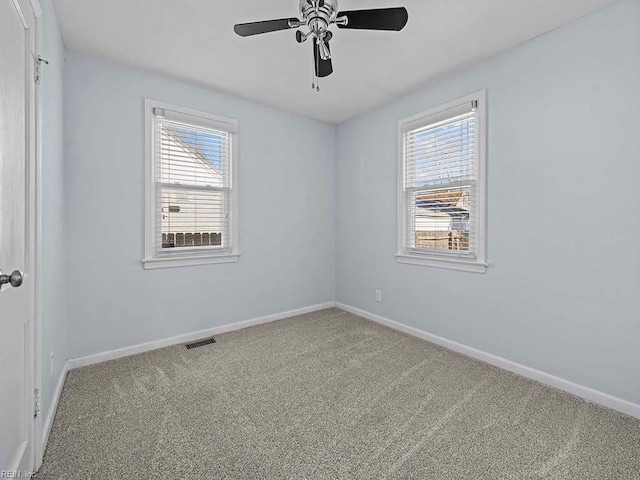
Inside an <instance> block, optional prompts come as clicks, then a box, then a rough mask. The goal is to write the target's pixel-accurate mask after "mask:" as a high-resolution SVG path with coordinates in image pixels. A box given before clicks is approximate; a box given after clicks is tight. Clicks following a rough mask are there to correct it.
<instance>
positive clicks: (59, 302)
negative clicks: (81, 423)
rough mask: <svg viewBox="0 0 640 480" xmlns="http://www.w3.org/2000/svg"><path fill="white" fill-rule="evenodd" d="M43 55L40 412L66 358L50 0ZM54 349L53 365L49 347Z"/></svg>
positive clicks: (60, 99)
mask: <svg viewBox="0 0 640 480" xmlns="http://www.w3.org/2000/svg"><path fill="white" fill-rule="evenodd" d="M40 4H41V6H42V9H43V16H42V56H43V57H44V58H45V59H47V60H48V61H49V65H48V66H43V75H42V86H41V91H40V95H41V101H42V106H41V109H42V110H41V115H42V117H41V119H42V145H41V148H42V171H41V177H40V179H41V184H42V224H41V235H42V237H41V239H42V244H41V257H40V268H41V277H40V282H41V284H40V292H41V298H40V302H41V303H40V307H41V318H42V335H41V338H42V341H41V351H40V353H41V356H42V364H41V375H42V377H41V378H42V404H41V409H42V412H43V415H45V416H46V415H47V414H48V413H49V408H50V407H51V403H52V399H53V394H54V391H55V387H56V384H57V383H58V379H59V378H60V374H61V373H62V368H63V366H64V362H65V360H66V359H67V285H66V282H65V279H66V219H65V217H66V213H65V207H66V206H65V194H64V152H63V131H64V128H63V118H64V116H63V110H64V108H63V104H64V95H63V86H64V53H65V52H64V45H63V43H62V36H61V34H60V29H59V27H58V20H57V16H56V12H55V9H54V7H53V2H52V0H41V1H40ZM52 352H53V354H54V359H53V370H52V369H51V363H50V362H51V360H50V358H51V353H52Z"/></svg>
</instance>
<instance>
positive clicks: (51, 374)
mask: <svg viewBox="0 0 640 480" xmlns="http://www.w3.org/2000/svg"><path fill="white" fill-rule="evenodd" d="M49 376H50V377H51V378H53V352H51V360H50V361H49Z"/></svg>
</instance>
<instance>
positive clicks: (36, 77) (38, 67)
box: [33, 56, 49, 85]
mask: <svg viewBox="0 0 640 480" xmlns="http://www.w3.org/2000/svg"><path fill="white" fill-rule="evenodd" d="M43 63H44V64H45V65H49V62H48V61H47V60H45V59H44V58H42V57H41V56H38V58H36V69H35V74H34V78H33V80H34V81H35V82H36V83H37V84H38V85H40V83H41V82H42V67H41V66H42V64H43Z"/></svg>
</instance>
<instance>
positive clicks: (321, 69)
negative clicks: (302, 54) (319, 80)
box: [313, 40, 333, 77]
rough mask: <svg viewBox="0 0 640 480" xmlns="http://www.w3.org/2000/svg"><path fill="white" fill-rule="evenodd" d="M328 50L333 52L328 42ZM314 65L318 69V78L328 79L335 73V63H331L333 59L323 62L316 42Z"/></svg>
mask: <svg viewBox="0 0 640 480" xmlns="http://www.w3.org/2000/svg"><path fill="white" fill-rule="evenodd" d="M327 49H328V50H329V52H331V49H330V48H329V42H328V41H327ZM313 64H314V65H315V67H316V75H317V76H318V77H328V76H329V75H331V74H332V73H333V63H331V59H328V60H322V58H321V57H320V47H318V44H317V43H316V42H315V40H314V41H313Z"/></svg>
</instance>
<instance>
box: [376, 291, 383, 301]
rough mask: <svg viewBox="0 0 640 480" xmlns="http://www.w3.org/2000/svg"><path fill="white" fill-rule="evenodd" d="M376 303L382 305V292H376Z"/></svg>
mask: <svg viewBox="0 0 640 480" xmlns="http://www.w3.org/2000/svg"><path fill="white" fill-rule="evenodd" d="M376 302H378V303H382V292H381V291H380V290H376Z"/></svg>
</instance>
